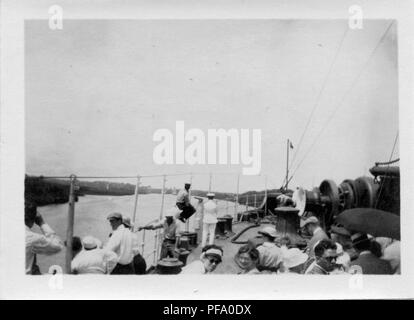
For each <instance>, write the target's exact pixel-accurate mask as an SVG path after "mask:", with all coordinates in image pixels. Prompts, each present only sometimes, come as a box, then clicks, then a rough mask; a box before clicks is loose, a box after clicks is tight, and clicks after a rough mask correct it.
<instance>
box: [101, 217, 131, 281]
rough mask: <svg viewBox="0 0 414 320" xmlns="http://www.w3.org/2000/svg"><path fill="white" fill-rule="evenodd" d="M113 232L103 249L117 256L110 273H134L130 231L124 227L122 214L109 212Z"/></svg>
mask: <svg viewBox="0 0 414 320" xmlns="http://www.w3.org/2000/svg"><path fill="white" fill-rule="evenodd" d="M107 219H108V220H109V223H110V224H111V227H112V230H113V233H112V235H111V237H110V238H109V240H108V242H107V244H106V245H105V250H108V251H113V252H115V253H116V254H117V256H118V264H117V265H116V267H115V268H114V270H113V271H112V274H134V273H135V271H134V264H133V259H134V254H133V251H132V247H133V239H132V234H131V231H130V230H128V229H127V228H125V226H124V224H123V221H122V214H120V213H118V212H114V213H111V214H110V215H109V216H108V218H107Z"/></svg>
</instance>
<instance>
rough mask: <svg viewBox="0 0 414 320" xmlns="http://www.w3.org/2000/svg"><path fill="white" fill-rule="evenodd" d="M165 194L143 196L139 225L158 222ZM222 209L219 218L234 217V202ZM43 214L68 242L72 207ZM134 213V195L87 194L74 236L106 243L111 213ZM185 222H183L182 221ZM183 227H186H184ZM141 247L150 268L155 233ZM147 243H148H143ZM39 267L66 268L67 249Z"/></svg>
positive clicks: (169, 203) (79, 205)
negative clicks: (55, 266)
mask: <svg viewBox="0 0 414 320" xmlns="http://www.w3.org/2000/svg"><path fill="white" fill-rule="evenodd" d="M161 199H162V197H161V195H160V194H144V195H139V199H138V207H137V215H136V225H138V226H141V225H145V224H147V223H149V222H151V221H154V220H157V219H159V217H160V212H161V202H162V201H161ZM175 200H176V196H174V195H169V194H168V195H165V198H164V211H163V212H164V213H165V212H166V211H167V210H168V209H170V208H172V207H173V206H174V205H175ZM192 203H193V205H194V206H195V207H196V208H197V203H198V201H197V200H195V199H193V200H192ZM217 204H218V208H219V216H222V215H225V214H227V213H228V214H230V215H232V216H233V214H234V203H232V202H226V201H217ZM38 210H39V212H40V213H41V214H42V216H43V218H44V220H45V221H46V223H47V224H49V225H50V226H51V227H52V229H53V230H54V231H55V232H56V233H57V235H58V236H59V237H60V238H61V239H62V240H65V239H66V230H67V217H68V204H57V205H48V206H43V207H39V209H38ZM133 210H134V196H92V195H87V196H83V197H79V201H78V202H76V204H75V223H74V232H73V235H74V236H78V237H81V238H82V237H84V236H86V235H92V236H94V237H96V238H98V239H99V240H101V241H102V243H104V244H105V242H106V241H107V240H108V236H109V234H110V233H111V228H110V225H109V222H108V221H107V219H106V217H107V216H108V214H110V213H111V212H120V213H122V214H123V215H124V216H129V217H132V215H133ZM243 210H245V207H244V206H239V210H238V211H243ZM198 213H199V210H197V213H196V214H194V215H193V216H192V217H191V218H190V222H189V231H194V227H195V224H196V218H197V216H198ZM180 223H181V222H180ZM181 228H183V229H184V228H185V226H184V225H182V226H181ZM33 230H34V231H35V232H39V229H38V228H37V226H35V227H33ZM138 234H139V239H140V244H142V243H144V244H145V245H144V257H145V260H146V261H147V266H150V265H152V264H153V261H154V260H153V256H152V255H151V256H149V255H150V254H151V252H152V251H153V250H154V242H155V241H154V234H155V233H154V231H150V230H147V231H146V232H145V240H144V239H143V231H141V232H139V233H138ZM143 240H144V241H143ZM37 261H38V265H39V267H40V270H41V272H42V273H47V272H48V270H49V267H50V266H52V265H59V266H61V267H62V268H63V270H64V266H65V250H62V251H61V252H60V253H58V254H55V255H52V256H44V255H38V258H37Z"/></svg>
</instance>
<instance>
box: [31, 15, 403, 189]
mask: <svg viewBox="0 0 414 320" xmlns="http://www.w3.org/2000/svg"><path fill="white" fill-rule="evenodd" d="M389 23H390V21H385V20H378V21H364V28H363V29H362V30H349V31H348V32H347V33H346V36H345V38H344V42H343V46H342V50H341V51H340V52H339V55H338V57H337V60H336V62H335V64H334V65H333V69H332V73H331V75H330V77H329V79H328V82H327V86H326V88H325V90H324V92H323V94H322V96H321V99H320V102H319V104H318V106H317V109H316V111H315V113H314V116H313V118H312V121H311V123H310V125H309V128H308V130H307V132H306V136H305V139H304V140H303V142H302V145H301V147H300V149H298V148H297V147H298V142H299V139H300V137H301V134H302V132H303V128H304V126H305V124H306V122H307V120H308V118H309V115H310V113H311V110H312V108H313V107H314V105H315V103H316V100H317V96H318V93H319V91H320V90H321V87H322V84H323V81H324V78H325V77H326V75H327V73H328V70H329V67H330V65H331V62H332V61H333V58H334V56H335V53H336V51H337V49H338V46H339V44H340V42H341V39H342V37H343V35H344V33H345V31H346V29H347V28H348V22H347V21H346V20H343V21H340V20H329V21H319V20H204V21H203V20H146V21H145V20H141V21H132V20H124V21H121V20H106V21H104V20H100V21H93V20H85V21H67V20H65V21H64V26H63V30H50V29H49V28H48V23H47V21H30V22H26V32H25V37H26V43H25V46H26V47H25V49H26V69H25V70H26V74H25V76H26V97H25V99H26V170H27V173H28V174H43V175H68V174H70V173H75V174H77V175H135V174H138V173H139V174H142V175H150V174H161V173H181V172H191V171H192V172H205V173H208V172H210V171H213V172H232V173H235V174H236V173H237V172H239V171H241V169H242V166H231V165H210V166H208V165H204V166H201V165H196V166H192V167H191V166H188V165H164V166H160V165H156V164H155V163H154V162H153V157H152V156H153V150H154V147H155V146H156V145H157V143H156V142H154V141H153V140H152V136H153V134H154V132H155V130H157V129H160V128H168V129H171V130H172V131H173V132H174V128H175V121H177V120H183V121H184V122H185V127H186V129H191V128H200V129H202V130H203V131H204V132H207V129H216V128H217V129H218V128H223V129H226V130H227V129H230V128H236V129H261V130H262V163H261V168H262V176H259V177H242V178H241V180H240V190H241V191H245V190H247V189H263V188H264V175H268V187H269V188H275V187H280V185H281V184H282V181H283V178H284V175H285V169H286V139H288V138H289V139H291V140H292V143H293V146H294V147H295V148H294V149H293V150H292V153H291V156H292V155H293V154H294V152H295V151H297V150H299V151H298V154H297V155H296V161H295V163H294V164H293V169H294V168H295V167H296V165H297V164H299V163H300V161H301V160H302V158H303V157H304V156H305V154H306V152H307V150H308V148H309V147H310V146H311V144H312V143H313V141H314V139H315V137H316V136H317V135H318V133H319V131H320V130H321V128H322V127H323V125H324V123H325V122H326V121H327V119H328V118H329V117H330V116H331V114H332V112H333V111H334V110H335V108H336V107H338V106H340V108H339V109H338V111H337V113H336V114H335V116H334V117H333V118H332V121H330V122H329V125H328V126H327V127H326V128H325V131H324V133H323V134H322V135H321V136H320V139H318V141H317V143H316V144H315V146H314V147H313V148H312V150H311V152H310V153H308V154H307V156H306V158H305V160H304V161H303V163H302V164H301V166H300V168H299V169H298V170H297V172H296V174H295V176H294V178H293V179H292V181H291V186H292V187H294V186H299V185H300V186H304V187H306V188H309V187H312V186H316V185H319V184H320V182H321V181H322V180H323V179H327V178H329V179H333V180H334V181H336V182H337V183H338V184H339V183H340V182H342V180H344V179H355V178H357V177H359V176H361V175H364V174H365V175H369V172H368V169H369V168H370V167H372V166H373V165H374V162H375V161H387V160H388V159H389V157H390V154H391V149H392V146H393V143H394V139H395V137H396V134H397V131H398V82H397V39H396V25H395V24H394V25H393V26H392V27H391V29H390V30H389V32H388V33H387V35H386V36H385V39H384V41H383V42H382V43H381V44H380V46H379V47H378V50H377V51H376V52H375V55H374V56H372V59H370V60H369V63H368V64H367V65H366V67H365V69H364V71H363V73H362V75H361V77H360V78H359V80H358V81H357V82H356V83H355V86H354V87H353V89H352V90H351V91H350V93H349V94H348V95H347V96H346V98H345V100H344V101H342V97H343V96H344V94H345V93H346V92H347V91H348V90H349V88H350V86H351V83H352V82H353V81H354V80H355V78H356V77H357V75H358V73H359V72H360V71H361V68H362V67H363V66H364V65H365V63H366V62H367V60H368V58H369V57H370V54H371V52H372V51H373V49H374V48H375V47H376V45H377V44H378V42H379V40H380V38H381V37H382V35H383V34H384V32H385V30H386V29H387V27H388V26H389ZM398 156H399V148H398V145H397V148H396V151H395V153H394V158H395V157H398ZM184 179H187V177H180V178H172V179H169V181H168V183H169V185H174V184H175V185H177V186H180V185H181V183H182V182H183V180H184ZM143 183H144V184H148V183H149V184H151V185H153V186H156V185H157V184H158V185H160V183H161V181H160V179H157V180H154V179H151V180H149V179H148V180H144V181H143ZM212 187H213V190H217V191H235V187H236V178H235V175H234V176H232V175H220V176H215V177H214V179H213V184H212ZM194 188H196V189H207V188H208V176H207V175H204V176H198V177H195V178H194Z"/></svg>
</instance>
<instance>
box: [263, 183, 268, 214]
mask: <svg viewBox="0 0 414 320" xmlns="http://www.w3.org/2000/svg"><path fill="white" fill-rule="evenodd" d="M264 215H267V175H266V176H265V213H264Z"/></svg>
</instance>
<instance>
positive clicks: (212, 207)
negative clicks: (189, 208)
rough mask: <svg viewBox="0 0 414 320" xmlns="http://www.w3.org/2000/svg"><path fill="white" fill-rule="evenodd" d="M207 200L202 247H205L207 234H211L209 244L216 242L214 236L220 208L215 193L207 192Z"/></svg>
mask: <svg viewBox="0 0 414 320" xmlns="http://www.w3.org/2000/svg"><path fill="white" fill-rule="evenodd" d="M207 199H208V200H207V201H206V202H205V203H204V210H203V212H204V218H203V238H202V242H201V247H202V248H204V247H205V245H206V242H207V235H210V237H209V240H208V244H214V237H215V231H216V225H217V215H218V209H217V204H216V202H215V201H214V193H207Z"/></svg>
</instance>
